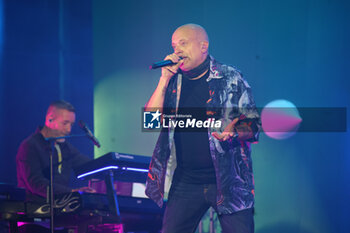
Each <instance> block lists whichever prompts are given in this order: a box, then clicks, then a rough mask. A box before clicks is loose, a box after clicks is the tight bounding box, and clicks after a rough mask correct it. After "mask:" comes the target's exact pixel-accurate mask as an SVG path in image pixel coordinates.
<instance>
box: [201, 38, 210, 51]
mask: <svg viewBox="0 0 350 233" xmlns="http://www.w3.org/2000/svg"><path fill="white" fill-rule="evenodd" d="M208 48H209V42H208V41H202V42H201V51H202V53H206V52H208Z"/></svg>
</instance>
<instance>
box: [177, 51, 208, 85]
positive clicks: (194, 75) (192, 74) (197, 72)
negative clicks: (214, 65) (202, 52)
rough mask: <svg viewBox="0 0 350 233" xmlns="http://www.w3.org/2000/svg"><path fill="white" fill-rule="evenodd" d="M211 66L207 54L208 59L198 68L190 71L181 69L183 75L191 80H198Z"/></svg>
mask: <svg viewBox="0 0 350 233" xmlns="http://www.w3.org/2000/svg"><path fill="white" fill-rule="evenodd" d="M209 68H210V57H209V55H207V57H206V59H205V60H204V61H203V62H202V63H201V64H200V65H199V66H197V67H196V68H194V69H192V70H189V71H181V73H182V75H183V76H184V77H185V78H187V79H190V80H196V79H200V78H201V77H203V76H204V75H205V74H206V73H207V71H208V70H209Z"/></svg>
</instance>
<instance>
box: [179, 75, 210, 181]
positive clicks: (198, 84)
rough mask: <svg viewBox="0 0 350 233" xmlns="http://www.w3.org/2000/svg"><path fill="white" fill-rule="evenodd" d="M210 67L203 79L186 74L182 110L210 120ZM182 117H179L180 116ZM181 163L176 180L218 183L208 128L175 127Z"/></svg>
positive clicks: (183, 113) (199, 118)
mask: <svg viewBox="0 0 350 233" xmlns="http://www.w3.org/2000/svg"><path fill="white" fill-rule="evenodd" d="M208 76H209V71H208V72H207V73H206V74H205V75H204V76H203V77H201V78H200V79H197V80H190V79H187V78H185V77H183V78H182V86H181V94H180V103H179V110H178V114H182V115H192V117H193V118H196V119H197V120H203V121H204V120H206V119H207V116H206V102H207V100H208V99H209V86H208V82H207V81H206V79H207V78H208ZM178 119H179V118H178ZM175 146H176V160H177V167H176V170H175V174H174V178H173V182H184V183H195V184H208V183H215V182H216V177H215V170H214V166H213V161H212V159H211V155H210V149H209V138H208V129H207V128H204V129H203V128H202V129H197V130H196V129H193V128H179V127H177V128H176V129H175Z"/></svg>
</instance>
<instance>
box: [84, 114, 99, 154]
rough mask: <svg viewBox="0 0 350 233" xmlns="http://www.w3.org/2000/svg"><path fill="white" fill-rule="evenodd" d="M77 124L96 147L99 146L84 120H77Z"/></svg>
mask: <svg viewBox="0 0 350 233" xmlns="http://www.w3.org/2000/svg"><path fill="white" fill-rule="evenodd" d="M79 126H80V128H81V129H82V130H84V132H85V133H86V136H87V137H88V138H90V140H91V141H92V142H93V143H94V144H95V145H96V146H97V147H98V148H100V147H101V144H100V142H99V141H98V140H97V138H96V137H95V136H94V134H93V133H92V132H91V130H90V129H89V127H88V126H87V125H86V124H85V122H84V121H82V120H80V121H79Z"/></svg>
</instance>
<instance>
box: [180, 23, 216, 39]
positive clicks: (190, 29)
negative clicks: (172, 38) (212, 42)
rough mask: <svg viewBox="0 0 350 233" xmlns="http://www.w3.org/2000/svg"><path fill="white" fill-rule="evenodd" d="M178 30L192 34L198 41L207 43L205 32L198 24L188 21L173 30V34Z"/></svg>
mask: <svg viewBox="0 0 350 233" xmlns="http://www.w3.org/2000/svg"><path fill="white" fill-rule="evenodd" d="M179 31H182V32H186V33H188V34H192V35H193V36H194V37H195V38H196V39H197V40H198V41H199V42H202V41H206V42H208V43H209V38H208V34H207V32H206V31H205V29H204V28H203V27H202V26H200V25H198V24H193V23H189V24H185V25H182V26H180V27H178V28H177V29H176V30H175V32H174V34H175V33H176V32H179Z"/></svg>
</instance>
